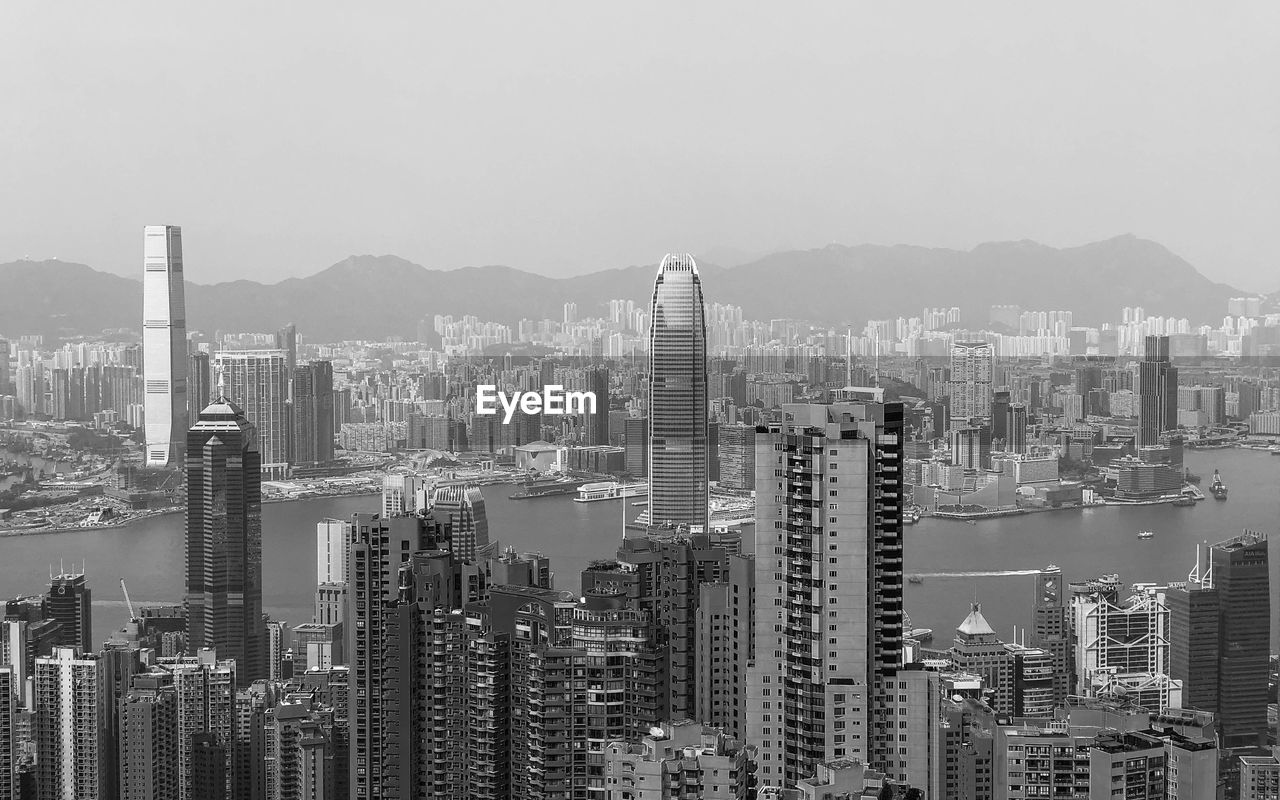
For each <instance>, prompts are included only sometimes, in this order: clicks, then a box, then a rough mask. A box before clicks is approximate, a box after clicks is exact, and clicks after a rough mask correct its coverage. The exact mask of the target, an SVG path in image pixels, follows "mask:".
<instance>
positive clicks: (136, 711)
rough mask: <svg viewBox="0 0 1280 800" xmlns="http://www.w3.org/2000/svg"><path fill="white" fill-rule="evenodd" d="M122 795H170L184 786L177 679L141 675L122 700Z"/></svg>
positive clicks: (134, 799) (124, 799)
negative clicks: (180, 777)
mask: <svg viewBox="0 0 1280 800" xmlns="http://www.w3.org/2000/svg"><path fill="white" fill-rule="evenodd" d="M120 741H121V746H120V769H119V774H120V797H121V800H169V798H176V797H178V796H179V794H180V793H181V790H180V789H179V785H178V761H179V757H180V752H179V748H178V694H177V691H176V690H175V689H174V687H173V678H172V676H170V675H169V674H167V673H163V672H157V673H149V674H145V675H138V676H135V677H134V679H133V688H131V689H130V690H129V693H128V694H127V695H125V697H124V701H123V702H122V703H121V704H120Z"/></svg>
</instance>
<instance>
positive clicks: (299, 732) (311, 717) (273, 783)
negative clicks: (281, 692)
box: [264, 702, 337, 800]
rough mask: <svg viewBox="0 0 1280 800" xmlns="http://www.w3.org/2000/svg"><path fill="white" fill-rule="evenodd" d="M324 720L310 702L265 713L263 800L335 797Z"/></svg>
mask: <svg viewBox="0 0 1280 800" xmlns="http://www.w3.org/2000/svg"><path fill="white" fill-rule="evenodd" d="M326 716H328V715H327V714H326V713H325V712H321V711H318V710H315V709H312V708H311V703H310V702H288V703H281V704H280V705H278V706H276V707H275V708H272V709H269V710H268V711H267V719H266V726H265V727H266V758H265V759H264V760H265V764H266V800H329V798H335V797H337V795H336V793H335V779H334V773H333V769H334V764H333V743H332V742H331V741H330V738H329V728H330V725H327V724H326Z"/></svg>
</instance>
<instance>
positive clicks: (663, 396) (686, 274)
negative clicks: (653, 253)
mask: <svg viewBox="0 0 1280 800" xmlns="http://www.w3.org/2000/svg"><path fill="white" fill-rule="evenodd" d="M703 304H704V301H703V299H702V280H701V278H699V277H698V267H697V265H696V264H695V263H694V261H693V257H692V256H690V255H688V254H670V255H668V256H667V257H666V258H664V259H662V265H661V266H660V267H658V277H657V279H656V280H655V281H654V287H653V303H652V306H651V312H650V319H651V322H650V328H649V408H648V411H649V470H648V472H649V520H650V521H651V522H653V523H657V524H662V523H665V522H673V523H675V524H677V525H689V526H695V527H698V528H699V529H705V528H706V526H707V514H708V505H707V503H708V497H707V414H708V412H709V410H710V407H709V406H708V398H707V326H706V320H705V319H704V306H703Z"/></svg>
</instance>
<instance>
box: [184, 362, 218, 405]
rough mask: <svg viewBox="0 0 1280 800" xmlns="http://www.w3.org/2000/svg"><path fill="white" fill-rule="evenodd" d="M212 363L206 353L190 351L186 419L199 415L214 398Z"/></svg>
mask: <svg viewBox="0 0 1280 800" xmlns="http://www.w3.org/2000/svg"><path fill="white" fill-rule="evenodd" d="M214 396H215V395H214V394H213V365H212V364H211V363H210V361H209V354H208V353H192V354H191V364H190V375H189V376H188V379H187V410H188V412H189V413H188V417H187V419H192V420H194V419H195V418H196V417H198V416H200V412H201V411H203V410H204V407H205V406H207V405H209V401H210V400H212V399H213V398H214Z"/></svg>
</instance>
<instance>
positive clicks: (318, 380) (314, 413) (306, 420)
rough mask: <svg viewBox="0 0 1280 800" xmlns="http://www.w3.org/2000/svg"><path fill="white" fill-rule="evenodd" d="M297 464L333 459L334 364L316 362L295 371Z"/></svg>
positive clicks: (294, 460) (294, 456) (292, 459)
mask: <svg viewBox="0 0 1280 800" xmlns="http://www.w3.org/2000/svg"><path fill="white" fill-rule="evenodd" d="M290 442H291V444H292V446H293V453H292V454H291V456H290V459H289V460H290V462H291V463H294V464H323V463H326V462H329V461H332V460H333V364H332V363H330V362H328V361H313V362H311V363H310V364H303V365H301V366H299V367H295V368H294V370H293V436H291V437H290Z"/></svg>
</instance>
